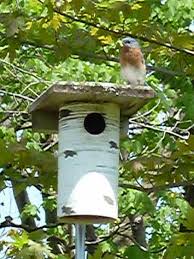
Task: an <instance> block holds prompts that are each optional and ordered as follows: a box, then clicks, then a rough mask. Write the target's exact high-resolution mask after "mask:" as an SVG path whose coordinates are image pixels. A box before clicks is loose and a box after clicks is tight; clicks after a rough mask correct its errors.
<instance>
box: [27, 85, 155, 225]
mask: <svg viewBox="0 0 194 259" xmlns="http://www.w3.org/2000/svg"><path fill="white" fill-rule="evenodd" d="M153 97H154V92H153V90H152V89H150V88H149V87H147V86H141V87H139V86H138V87H135V88H134V87H126V86H125V87H123V86H118V85H114V84H107V83H102V84H96V83H84V84H81V83H77V84H76V83H68V82H66V83H65V82H61V83H58V84H55V85H53V86H52V87H51V88H49V89H47V90H46V91H45V92H44V93H43V94H42V95H41V96H40V97H38V98H37V99H36V100H35V102H34V103H33V104H32V105H31V107H30V112H31V113H32V126H33V128H34V129H35V130H39V131H40V130H41V131H53V132H56V131H57V130H58V133H59V135H58V141H59V148H58V198H57V215H58V218H59V220H60V221H64V222H71V223H90V224H92V223H102V222H104V223H106V222H110V221H113V220H115V219H116V218H117V216H118V204H117V192H118V168H119V139H120V122H121V119H123V118H126V117H129V116H131V115H132V114H133V113H135V112H136V111H137V110H138V109H139V108H141V107H142V106H143V105H144V104H145V103H146V102H148V101H149V100H150V98H153Z"/></svg>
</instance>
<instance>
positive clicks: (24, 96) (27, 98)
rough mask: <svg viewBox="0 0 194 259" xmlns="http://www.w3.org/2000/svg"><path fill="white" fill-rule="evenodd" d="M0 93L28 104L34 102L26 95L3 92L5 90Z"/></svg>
mask: <svg viewBox="0 0 194 259" xmlns="http://www.w3.org/2000/svg"><path fill="white" fill-rule="evenodd" d="M0 93H2V94H5V95H10V96H13V97H16V98H20V99H24V100H27V101H30V102H33V101H34V99H32V98H31V97H28V96H26V95H22V94H17V93H11V92H8V91H5V90H0Z"/></svg>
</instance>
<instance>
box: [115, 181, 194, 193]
mask: <svg viewBox="0 0 194 259" xmlns="http://www.w3.org/2000/svg"><path fill="white" fill-rule="evenodd" d="M192 184H194V182H193V183H192V182H190V181H184V182H179V183H169V184H164V185H158V186H153V187H143V186H137V185H133V184H130V183H119V187H122V188H129V189H133V190H137V191H140V192H147V193H148V194H149V193H151V192H158V191H161V190H165V189H170V188H178V187H185V186H190V185H192Z"/></svg>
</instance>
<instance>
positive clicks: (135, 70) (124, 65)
mask: <svg viewBox="0 0 194 259" xmlns="http://www.w3.org/2000/svg"><path fill="white" fill-rule="evenodd" d="M122 44H123V47H122V48H121V53H120V64H121V75H122V77H123V78H124V79H125V80H127V82H128V83H129V84H131V85H144V82H145V76H146V66H145V60H144V58H143V54H142V51H141V48H140V45H139V43H138V42H137V41H136V40H135V39H133V38H130V37H127V38H124V39H123V40H122Z"/></svg>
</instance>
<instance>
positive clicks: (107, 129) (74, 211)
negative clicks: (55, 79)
mask: <svg viewBox="0 0 194 259" xmlns="http://www.w3.org/2000/svg"><path fill="white" fill-rule="evenodd" d="M119 131H120V108H119V105H118V104H114V103H101V104H96V103H75V102H74V103H72V104H67V105H65V106H63V107H61V108H60V111H59V152H58V202H57V204H58V205H57V215H58V218H59V220H60V221H63V222H70V223H71V222H73V223H75V222H76V223H103V222H110V221H113V220H115V219H116V218H117V217H118V204H117V193H118V168H119V135H120V132H119Z"/></svg>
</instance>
